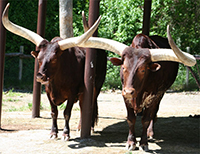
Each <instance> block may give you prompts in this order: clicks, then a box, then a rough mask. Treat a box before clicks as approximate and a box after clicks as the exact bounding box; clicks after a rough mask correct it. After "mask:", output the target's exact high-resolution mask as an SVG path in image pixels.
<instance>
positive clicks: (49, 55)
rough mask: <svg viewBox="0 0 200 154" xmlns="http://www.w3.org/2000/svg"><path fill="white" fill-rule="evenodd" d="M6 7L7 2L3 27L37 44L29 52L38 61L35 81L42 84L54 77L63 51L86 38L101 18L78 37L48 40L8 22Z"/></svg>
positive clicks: (3, 16)
mask: <svg viewBox="0 0 200 154" xmlns="http://www.w3.org/2000/svg"><path fill="white" fill-rule="evenodd" d="M8 9H9V4H7V6H6V8H5V10H4V12H3V15H2V23H3V25H4V27H5V28H7V29H8V30H9V31H11V32H12V33H14V34H17V35H19V36H21V37H23V38H26V39H27V40H29V41H31V42H33V43H34V44H35V45H36V46H37V49H38V51H32V52H31V54H32V55H33V56H34V57H35V58H37V60H38V62H39V71H38V73H37V81H38V82H41V83H42V84H47V83H48V81H49V80H51V79H52V78H53V77H54V74H55V72H56V69H57V65H58V63H57V61H58V58H59V56H60V55H61V54H62V53H63V51H65V50H66V49H69V48H72V47H75V46H79V45H80V44H83V43H84V42H85V41H86V40H88V39H89V38H90V37H91V36H92V35H93V33H94V32H95V31H96V29H97V27H98V25H99V23H100V19H101V17H99V18H98V20H97V21H96V22H95V24H94V25H93V26H92V27H91V28H90V29H89V30H87V32H85V33H84V34H83V35H81V36H79V37H72V38H68V39H64V40H62V39H61V38H58V37H55V38H54V39H52V40H51V42H49V41H47V40H46V39H44V38H43V37H41V36H40V35H38V34H36V33H35V32H32V31H30V30H28V29H26V28H23V27H21V26H18V25H15V24H14V23H12V22H10V21H9V19H8Z"/></svg>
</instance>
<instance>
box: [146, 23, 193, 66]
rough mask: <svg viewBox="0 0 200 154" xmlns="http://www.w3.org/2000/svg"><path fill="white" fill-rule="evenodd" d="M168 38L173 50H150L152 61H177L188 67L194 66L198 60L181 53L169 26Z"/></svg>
mask: <svg viewBox="0 0 200 154" xmlns="http://www.w3.org/2000/svg"><path fill="white" fill-rule="evenodd" d="M167 36H168V41H169V44H170V47H171V48H172V49H149V51H150V53H151V60H152V61H175V62H179V63H183V64H184V65H186V66H194V65H195V64H196V59H195V57H194V56H192V55H191V54H189V53H186V52H183V51H181V50H180V49H179V48H178V47H177V46H176V44H175V43H174V41H173V39H172V37H171V34H170V31H169V25H168V26H167Z"/></svg>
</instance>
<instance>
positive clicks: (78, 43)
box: [58, 16, 101, 50]
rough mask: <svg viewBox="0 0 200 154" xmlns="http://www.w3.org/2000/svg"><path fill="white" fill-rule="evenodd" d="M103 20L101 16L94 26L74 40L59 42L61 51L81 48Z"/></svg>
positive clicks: (68, 39)
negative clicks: (76, 47)
mask: <svg viewBox="0 0 200 154" xmlns="http://www.w3.org/2000/svg"><path fill="white" fill-rule="evenodd" d="M100 20H101V16H100V17H99V18H98V19H97V21H96V22H95V23H94V25H93V26H92V27H91V28H90V29H89V30H88V31H87V32H85V33H84V34H83V35H81V36H78V37H73V38H67V39H65V40H62V41H59V42H58V44H59V46H60V49H61V50H65V49H68V48H71V47H75V46H79V47H81V44H84V42H86V41H87V40H88V39H89V38H90V37H91V36H92V35H93V33H94V32H95V31H96V29H97V27H98V26H99V23H100Z"/></svg>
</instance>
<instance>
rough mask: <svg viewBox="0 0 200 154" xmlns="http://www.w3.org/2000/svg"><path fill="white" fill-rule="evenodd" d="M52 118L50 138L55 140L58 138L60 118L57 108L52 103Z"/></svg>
mask: <svg viewBox="0 0 200 154" xmlns="http://www.w3.org/2000/svg"><path fill="white" fill-rule="evenodd" d="M51 117H52V127H51V133H50V138H51V139H55V138H57V137H58V126H57V118H58V109H57V106H56V105H54V104H53V103H51Z"/></svg>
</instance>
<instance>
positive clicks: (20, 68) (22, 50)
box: [19, 46, 24, 81]
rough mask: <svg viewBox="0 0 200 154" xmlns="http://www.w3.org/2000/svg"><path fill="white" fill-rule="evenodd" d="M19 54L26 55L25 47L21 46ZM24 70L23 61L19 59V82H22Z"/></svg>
mask: <svg viewBox="0 0 200 154" xmlns="http://www.w3.org/2000/svg"><path fill="white" fill-rule="evenodd" d="M19 53H20V54H23V53H24V46H20V48H19ZM22 70H23V59H22V58H20V57H19V81H21V80H22Z"/></svg>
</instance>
